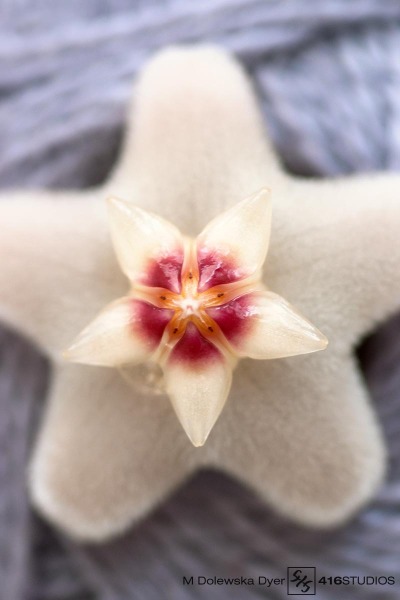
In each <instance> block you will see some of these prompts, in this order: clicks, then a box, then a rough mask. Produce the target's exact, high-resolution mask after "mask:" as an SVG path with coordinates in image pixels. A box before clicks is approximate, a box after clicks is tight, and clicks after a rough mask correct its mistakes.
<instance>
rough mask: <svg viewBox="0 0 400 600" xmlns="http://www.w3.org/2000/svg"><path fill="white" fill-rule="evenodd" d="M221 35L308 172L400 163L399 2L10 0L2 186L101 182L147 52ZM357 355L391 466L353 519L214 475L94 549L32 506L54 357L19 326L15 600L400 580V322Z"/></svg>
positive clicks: (8, 420) (0, 104)
mask: <svg viewBox="0 0 400 600" xmlns="http://www.w3.org/2000/svg"><path fill="white" fill-rule="evenodd" d="M204 41H212V42H217V43H219V44H221V45H222V46H224V47H226V48H228V49H230V50H231V51H232V52H234V53H235V54H236V55H237V56H238V57H239V59H240V60H241V61H242V62H243V64H244V65H245V67H246V69H247V70H248V72H249V74H250V77H251V78H252V80H253V82H254V85H255V87H256V91H257V94H258V97H259V100H260V103H261V106H262V110H263V114H264V117H265V122H266V124H267V125H268V127H269V130H270V132H271V135H272V137H273V140H274V142H275V145H276V148H277V150H278V152H279V154H280V155H281V157H282V158H283V160H284V163H285V164H286V166H287V168H288V169H289V170H291V171H292V172H294V173H298V174H303V175H307V176H308V175H314V176H318V177H326V176H335V175H338V174H343V173H353V172H357V171H373V170H382V169H399V167H400V2H399V1H398V0H396V1H393V0H385V1H384V2H382V0H376V1H373V0H352V1H351V2H349V1H348V0H307V2H304V0H282V1H276V0H247V1H246V0H200V1H197V0H193V1H190V2H189V1H186V0H159V1H156V0H85V1H82V0H69V1H68V2H59V1H57V0H34V1H33V0H31V1H30V2H29V1H28V0H3V2H2V3H1V14H0V185H1V187H2V188H7V187H19V188H21V187H24V188H30V187H38V186H40V187H53V188H60V187H74V188H82V187H87V186H90V185H92V184H97V183H99V182H101V181H102V180H103V179H104V178H105V177H106V176H107V174H108V172H109V170H110V168H111V166H112V164H113V161H114V160H115V158H116V156H117V153H118V149H119V146H120V142H121V134H122V130H123V124H124V119H125V115H126V109H127V102H128V99H129V97H130V93H131V88H132V81H133V79H134V78H135V76H136V74H137V72H138V70H139V69H140V67H141V66H142V64H143V63H144V61H145V60H146V59H147V58H148V57H149V56H150V55H152V54H153V53H154V52H155V51H156V50H157V49H159V48H161V47H163V46H165V45H168V44H171V43H173V44H177V43H193V42H204ZM399 201H400V199H399ZM0 235H1V231H0ZM399 239H400V232H399ZM32 276H33V277H34V274H32ZM0 293H1V292H0ZM358 354H359V357H360V361H361V364H362V368H363V370H364V373H365V377H366V381H367V384H368V386H369V388H370V391H371V395H372V397H373V401H374V403H375V405H376V410H377V412H378V414H379V418H380V420H381V422H382V423H383V427H384V432H385V436H386V439H387V442H388V445H389V450H390V465H389V477H388V480H387V482H386V485H385V486H384V488H383V489H382V490H381V491H380V493H379V495H378V497H377V498H376V499H375V500H374V501H373V502H372V504H370V505H369V506H368V507H367V508H366V509H365V510H363V511H362V512H361V513H360V514H359V515H358V516H357V517H356V518H354V519H353V520H352V521H351V522H350V523H348V524H347V525H346V526H343V527H341V528H339V529H337V530H335V531H333V532H316V531H309V530H304V529H302V528H299V527H297V526H294V525H292V524H290V523H288V522H286V521H283V520H282V519H281V518H278V517H277V516H276V515H275V514H273V513H272V512H271V511H270V510H269V509H268V507H266V506H265V505H264V504H263V503H262V502H261V501H260V500H259V499H258V498H257V497H255V496H254V495H253V493H252V492H251V491H250V490H246V489H244V488H243V487H242V486H240V485H239V484H238V483H236V482H234V481H233V480H231V479H228V478H227V477H225V476H223V475H221V474H218V473H212V472H205V473H201V474H199V475H197V476H196V477H195V478H194V479H192V480H191V481H190V482H189V483H187V484H186V485H185V487H184V488H182V489H181V490H180V491H178V492H177V493H176V494H175V495H174V496H173V497H172V498H171V499H170V500H169V501H168V502H166V503H165V504H164V505H163V506H161V507H160V508H159V509H158V510H157V511H156V512H155V513H153V514H152V515H151V516H150V517H149V518H148V519H146V520H145V521H144V522H142V523H141V524H139V525H137V526H136V527H135V528H134V529H133V530H132V531H131V532H130V533H129V534H128V535H126V536H124V537H123V538H121V539H119V540H116V541H114V542H113V543H110V544H106V545H103V546H97V547H91V546H79V545H77V544H75V543H73V542H71V541H69V540H68V539H67V538H66V537H64V536H63V535H62V534H61V533H60V532H58V531H56V530H54V529H53V528H51V527H50V526H49V525H47V524H46V523H44V522H43V521H42V520H41V519H40V518H39V517H38V516H37V515H35V514H34V513H33V512H32V510H31V508H30V506H29V501H28V498H27V495H26V466H27V461H28V457H29V453H30V447H31V444H32V439H33V437H34V435H35V430H36V427H37V423H38V421H39V419H40V414H41V411H42V407H43V398H44V395H45V391H46V386H47V381H48V366H47V364H46V361H45V359H44V358H43V357H41V356H39V354H38V353H37V351H36V350H35V349H34V348H32V347H30V346H29V345H28V344H27V343H26V342H25V341H23V340H22V339H19V338H18V337H17V336H16V335H15V334H14V333H12V332H11V331H8V330H6V329H5V328H2V329H1V330H0V598H1V600H92V599H93V600H120V599H121V600H122V599H123V600H126V599H132V600H153V599H154V600H159V599H173V600H186V599H189V598H199V599H206V598H207V600H208V599H210V598H212V599H214V598H215V599H221V600H222V599H227V598H229V599H231V598H240V599H246V600H247V599H253V598H254V599H255V598H260V597H268V598H271V599H275V598H286V591H285V589H284V588H283V589H281V588H273V589H270V590H268V591H266V590H265V589H261V588H257V587H255V588H244V587H238V588H232V587H231V588H228V587H225V586H218V587H213V588H210V587H206V586H203V587H192V588H189V587H183V586H182V576H183V575H188V574H189V575H190V574H193V575H206V576H213V575H218V576H222V577H223V576H232V575H235V574H241V575H244V576H248V577H251V576H254V577H257V576H258V575H259V574H265V575H268V576H277V577H283V576H285V569H286V566H287V565H289V566H291V565H296V564H303V565H305V564H306V565H309V566H312V565H314V566H316V567H317V570H318V572H319V575H323V574H326V575H346V574H350V575H360V576H363V575H377V574H380V575H396V576H397V578H399V577H400V569H399V566H400V560H399V557H400V512H399V506H400V435H399V434H400V367H399V365H400V318H397V319H396V318H395V319H393V320H392V321H391V322H390V323H387V324H385V325H384V326H383V327H381V328H380V330H379V331H378V332H377V333H376V334H374V335H373V336H372V337H371V338H370V339H368V340H367V341H366V342H365V343H364V344H363V346H362V347H361V349H359V350H358ZM255 460H256V457H255ZM398 590H399V588H398V586H395V587H394V589H393V587H390V586H386V587H381V588H380V589H378V588H377V587H376V586H370V587H366V586H363V587H358V588H352V589H349V588H347V589H346V592H345V596H344V595H343V596H342V594H344V592H343V590H342V589H340V588H332V589H331V590H330V589H329V588H326V589H325V590H324V589H321V590H320V591H319V594H318V597H319V598H324V599H325V598H333V597H334V598H338V597H346V598H363V599H372V598H373V599H374V600H375V599H380V598H382V599H395V598H398V597H399V596H398V593H399V592H398Z"/></svg>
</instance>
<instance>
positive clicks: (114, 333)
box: [64, 298, 170, 367]
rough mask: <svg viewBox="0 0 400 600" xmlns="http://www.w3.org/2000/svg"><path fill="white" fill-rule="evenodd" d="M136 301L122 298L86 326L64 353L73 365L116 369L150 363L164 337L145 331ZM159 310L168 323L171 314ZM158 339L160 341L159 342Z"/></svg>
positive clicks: (138, 304)
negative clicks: (151, 356) (147, 360)
mask: <svg viewBox="0 0 400 600" xmlns="http://www.w3.org/2000/svg"><path fill="white" fill-rule="evenodd" d="M141 304H144V303H141V302H138V301H136V300H133V299H132V298H121V299H119V300H117V301H116V302H113V303H112V304H110V305H109V306H108V307H107V308H106V309H105V310H103V311H102V312H101V313H100V314H99V315H98V316H97V317H96V318H95V319H94V321H92V323H90V324H89V325H88V327H86V328H85V329H84V330H83V331H82V332H81V333H80V335H79V336H78V337H77V339H76V340H75V341H74V342H73V344H72V345H71V346H70V347H69V348H68V350H67V351H66V352H65V353H64V358H66V359H67V360H70V361H72V362H78V363H84V364H89V365H99V366H107V367H114V366H119V365H124V364H133V363H138V362H141V361H144V360H146V359H147V358H149V356H150V355H151V353H152V352H154V350H155V349H156V348H157V345H158V342H159V339H160V337H161V336H158V335H157V331H154V330H152V331H151V332H150V333H151V334H152V333H154V334H155V335H149V332H148V331H146V330H145V329H143V328H142V327H143V326H142V323H143V316H142V314H141V311H140V305H141ZM149 309H150V310H155V311H158V312H157V315H158V316H160V315H161V313H165V315H164V314H162V315H161V317H162V319H164V321H165V324H166V323H167V322H168V320H169V318H170V316H169V312H170V311H163V309H158V308H153V307H150V305H149ZM157 340H158V341H157Z"/></svg>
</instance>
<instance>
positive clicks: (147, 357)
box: [66, 189, 327, 446]
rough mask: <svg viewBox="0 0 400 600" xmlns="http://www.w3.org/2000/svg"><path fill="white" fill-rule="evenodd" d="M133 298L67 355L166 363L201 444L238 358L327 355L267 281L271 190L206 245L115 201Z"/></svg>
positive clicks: (176, 397) (111, 362)
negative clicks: (264, 271) (263, 275)
mask: <svg viewBox="0 0 400 600" xmlns="http://www.w3.org/2000/svg"><path fill="white" fill-rule="evenodd" d="M109 216H110V222H111V233H112V239H113V242H114V246H115V250H116V254H117V257H118V260H119V263H120V266H121V269H122V270H123V272H124V273H125V275H126V276H127V277H128V279H129V280H130V283H131V289H130V291H129V292H128V294H127V295H126V296H125V297H123V298H120V299H119V300H116V301H115V302H113V303H112V304H111V305H109V306H108V307H106V308H105V310H104V311H103V312H102V313H100V314H99V315H98V316H97V317H96V318H95V319H94V321H93V322H92V323H91V324H90V325H89V326H88V327H86V329H84V331H83V332H82V333H81V334H80V335H79V336H78V338H77V339H76V341H75V342H74V343H73V344H72V346H71V347H70V348H69V349H68V351H67V352H66V358H67V359H69V360H71V361H74V362H80V363H86V364H91V365H101V366H108V367H118V366H125V365H129V364H135V363H136V364H137V363H139V362H144V361H154V362H157V363H158V364H159V365H160V366H161V368H162V370H163V373H164V379H165V390H166V392H167V394H168V395H169V397H170V399H171V402H172V404H173V407H174V409H175V411H176V414H177V416H178V419H179V420H180V422H181V424H182V427H183V428H184V430H185V431H186V433H187V435H188V436H189V438H190V440H191V441H192V443H193V444H194V445H195V446H202V445H203V444H204V442H205V441H206V439H207V436H208V434H209V433H210V431H211V429H212V427H213V425H214V424H215V422H216V420H217V418H218V416H219V415H220V413H221V410H222V408H223V406H224V404H225V401H226V399H227V396H228V393H229V389H230V387H231V380H232V370H233V368H234V367H235V364H236V362H237V360H238V359H239V358H242V357H245V356H248V357H251V358H255V359H272V358H282V357H287V356H293V355H296V354H305V353H308V352H315V351H317V350H322V349H323V348H325V347H326V345H327V340H326V338H325V336H324V335H323V334H322V333H321V332H320V331H318V329H316V328H315V327H314V326H313V325H312V324H311V323H310V322H309V321H307V319H305V318H304V317H303V316H302V315H301V314H300V313H299V312H298V311H297V310H296V309H295V308H294V307H293V306H291V305H290V304H289V303H288V302H287V301H286V300H284V299H283V298H282V297H280V296H278V295H277V294H274V293H273V292H270V291H268V290H267V289H266V288H265V287H264V286H263V284H262V282H261V267H262V265H263V263H264V261H265V257H266V254H267V250H268V244H269V237H270V228H271V204H270V199H269V191H268V190H266V189H263V190H261V191H260V192H258V193H256V194H254V195H253V196H251V197H249V198H247V199H246V200H244V201H243V202H240V203H239V204H237V205H236V206H234V207H233V208H231V209H230V210H228V211H226V212H225V213H223V214H222V215H220V216H219V217H217V218H216V219H214V220H213V221H211V222H210V223H209V224H208V225H207V227H206V228H205V229H204V230H203V231H202V233H201V234H200V235H199V236H198V237H197V239H192V238H188V237H185V236H183V235H182V234H181V233H180V232H179V231H178V229H177V228H176V227H174V226H173V225H171V224H170V223H168V222H167V221H165V220H164V219H162V218H161V217H158V216H156V215H154V214H151V213H148V212H146V211H144V210H142V209H140V208H138V207H136V206H134V205H132V204H130V203H128V202H125V201H123V200H118V199H115V198H112V199H110V200H109Z"/></svg>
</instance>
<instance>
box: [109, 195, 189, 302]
mask: <svg viewBox="0 0 400 600" xmlns="http://www.w3.org/2000/svg"><path fill="white" fill-rule="evenodd" d="M109 216H110V222H111V235H112V239H113V243H114V247H115V251H116V254H117V257H118V261H119V263H120V266H121V269H122V270H123V272H124V273H125V275H127V277H129V279H130V280H131V281H133V280H135V281H139V282H141V283H143V284H145V285H152V286H157V287H167V288H169V289H171V290H173V291H175V292H179V290H180V271H181V267H182V262H183V240H182V236H181V234H180V232H179V230H178V229H177V228H176V227H174V226H173V225H172V224H171V223H168V221H166V220H164V219H162V218H161V217H159V216H157V215H154V214H152V213H149V212H147V211H145V210H142V209H141V208H138V207H137V206H135V205H133V204H131V203H129V202H125V201H124V200H119V199H116V198H110V199H109Z"/></svg>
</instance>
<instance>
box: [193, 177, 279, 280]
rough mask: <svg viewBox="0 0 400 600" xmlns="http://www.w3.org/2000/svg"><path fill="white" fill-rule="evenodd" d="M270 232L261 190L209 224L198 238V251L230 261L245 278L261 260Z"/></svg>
mask: <svg viewBox="0 0 400 600" xmlns="http://www.w3.org/2000/svg"><path fill="white" fill-rule="evenodd" d="M270 231H271V201H270V192H269V190H268V189H266V188H263V189H261V190H260V191H258V192H257V193H255V194H253V195H252V196H250V197H248V198H246V199H245V200H243V201H242V202H239V204H236V205H235V206H233V207H232V208H231V209H230V210H227V211H226V212H224V213H222V214H221V215H219V216H218V217H216V218H215V219H214V220H213V221H211V222H210V223H209V224H208V225H207V227H206V228H205V229H204V230H203V231H202V233H201V234H200V235H199V237H198V249H199V252H200V254H202V255H204V254H205V253H207V251H209V252H211V253H212V252H215V251H218V252H219V253H220V254H222V255H225V256H227V257H228V258H230V257H232V258H233V260H234V261H236V262H237V265H238V267H239V269H240V270H242V271H243V272H244V275H249V274H251V273H254V272H256V271H257V270H258V269H259V268H260V267H261V266H262V264H263V262H264V260H265V257H266V255H267V251H268V246H269V239H270Z"/></svg>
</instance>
